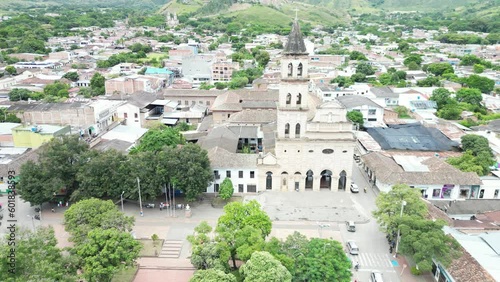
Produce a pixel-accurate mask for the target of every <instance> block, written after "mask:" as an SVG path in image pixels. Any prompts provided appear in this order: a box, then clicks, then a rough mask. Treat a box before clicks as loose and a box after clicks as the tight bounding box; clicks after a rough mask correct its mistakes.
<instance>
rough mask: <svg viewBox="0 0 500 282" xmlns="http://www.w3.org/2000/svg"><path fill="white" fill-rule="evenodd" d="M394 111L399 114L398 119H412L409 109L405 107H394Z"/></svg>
mask: <svg viewBox="0 0 500 282" xmlns="http://www.w3.org/2000/svg"><path fill="white" fill-rule="evenodd" d="M394 111H395V112H396V113H397V114H398V118H410V114H409V113H408V108H407V107H405V106H396V107H394Z"/></svg>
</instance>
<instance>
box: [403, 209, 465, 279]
mask: <svg viewBox="0 0 500 282" xmlns="http://www.w3.org/2000/svg"><path fill="white" fill-rule="evenodd" d="M444 225H445V222H444V221H443V220H436V221H432V220H427V219H422V218H415V217H404V218H402V220H401V224H400V228H401V245H400V246H401V247H400V250H401V253H403V254H405V255H410V256H411V257H412V258H413V259H414V261H415V263H416V265H418V269H419V270H420V271H423V272H427V271H431V269H432V264H433V260H437V261H439V262H440V263H441V264H443V265H444V266H449V265H450V263H451V261H452V260H453V259H455V258H458V257H460V255H461V252H460V244H458V242H457V241H456V240H455V239H454V238H452V237H450V236H447V235H446V234H445V233H444V232H443V230H442V229H443V226H444Z"/></svg>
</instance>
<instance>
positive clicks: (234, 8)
mask: <svg viewBox="0 0 500 282" xmlns="http://www.w3.org/2000/svg"><path fill="white" fill-rule="evenodd" d="M250 7H252V4H248V3H236V4H233V5H232V6H231V7H230V8H229V12H235V11H241V10H246V9H248V8H250Z"/></svg>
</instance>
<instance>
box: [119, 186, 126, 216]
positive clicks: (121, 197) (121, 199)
mask: <svg viewBox="0 0 500 282" xmlns="http://www.w3.org/2000/svg"><path fill="white" fill-rule="evenodd" d="M123 193H125V191H123V192H122V194H121V195H120V201H121V202H122V212H123Z"/></svg>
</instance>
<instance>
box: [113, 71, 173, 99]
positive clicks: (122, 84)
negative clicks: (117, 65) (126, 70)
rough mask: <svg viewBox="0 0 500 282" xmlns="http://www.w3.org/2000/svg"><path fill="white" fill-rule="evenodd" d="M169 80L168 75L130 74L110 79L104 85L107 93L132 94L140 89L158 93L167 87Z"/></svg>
mask: <svg viewBox="0 0 500 282" xmlns="http://www.w3.org/2000/svg"><path fill="white" fill-rule="evenodd" d="M168 80H169V78H168V77H155V76H150V75H130V76H124V77H117V78H113V79H108V80H106V82H105V83H104V87H105V89H106V95H113V94H132V93H135V92H139V91H144V92H149V93H156V92H158V91H160V90H161V89H163V88H164V87H165V85H166V83H167V81H168Z"/></svg>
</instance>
